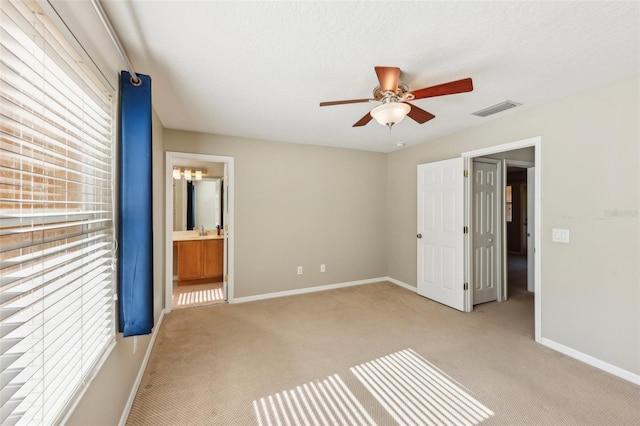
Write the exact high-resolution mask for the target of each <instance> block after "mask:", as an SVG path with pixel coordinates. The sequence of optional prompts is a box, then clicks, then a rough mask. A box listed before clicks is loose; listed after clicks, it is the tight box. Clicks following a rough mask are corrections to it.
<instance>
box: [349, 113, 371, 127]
mask: <svg viewBox="0 0 640 426" xmlns="http://www.w3.org/2000/svg"><path fill="white" fill-rule="evenodd" d="M372 119H373V117H372V116H371V114H370V113H366V114H365V115H364V117H362V118H361V119H360V120H358V121H357V122H356V124H354V125H353V126H352V127H360V126H364V125H366V124H367V123H369V122H370V121H371V120H372Z"/></svg>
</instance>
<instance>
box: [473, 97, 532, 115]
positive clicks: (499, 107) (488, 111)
mask: <svg viewBox="0 0 640 426" xmlns="http://www.w3.org/2000/svg"><path fill="white" fill-rule="evenodd" d="M518 105H522V104H519V103H517V102H513V101H504V102H500V103H499V104H495V105H492V106H490V107H488V108H485V109H481V110H480V111H476V112H474V113H473V114H472V115H477V116H478V117H488V116H490V115H492V114H496V113H498V112H502V111H504V110H507V109H511V108H514V107H517V106H518Z"/></svg>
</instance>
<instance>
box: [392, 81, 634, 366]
mask: <svg viewBox="0 0 640 426" xmlns="http://www.w3.org/2000/svg"><path fill="white" fill-rule="evenodd" d="M639 94H640V83H639V78H638V77H636V78H633V79H630V80H625V81H621V82H618V83H616V84H612V85H610V86H607V87H602V88H599V89H596V90H592V91H589V92H587V93H584V94H580V95H578V96H574V97H571V98H567V99H564V100H561V101H558V102H555V103H552V104H548V105H545V106H542V107H538V108H533V109H530V110H521V111H517V110H513V111H511V113H507V114H505V116H504V117H503V118H500V119H495V120H494V121H490V122H487V123H486V124H484V125H481V126H478V127H474V128H472V129H469V130H466V131H463V132H460V133H457V134H454V135H450V136H447V137H443V138H440V139H438V140H435V141H430V142H428V143H424V144H421V145H419V146H415V147H410V148H407V149H404V150H402V151H397V152H395V153H392V154H389V156H388V181H387V188H388V199H387V217H388V228H387V229H388V237H387V238H388V239H387V244H388V254H389V255H388V275H389V276H390V277H392V278H396V279H398V280H400V281H403V282H405V283H407V284H410V285H413V286H415V285H416V241H415V233H416V208H417V207H416V191H417V189H416V166H417V165H418V164H421V163H427V162H432V161H438V160H443V159H447V158H453V157H457V156H460V154H461V153H462V152H465V151H469V150H474V149H478V148H483V147H487V146H493V145H498V144H502V143H507V142H513V141H517V140H522V139H527V138H529V137H533V136H541V137H542V161H541V162H542V165H541V167H539V168H538V169H539V170H541V172H542V230H541V231H542V259H541V261H542V277H541V278H542V288H543V291H542V337H543V338H546V339H550V340H552V341H554V342H557V343H560V344H562V345H565V346H568V347H569V348H572V349H574V350H577V351H580V352H582V353H585V354H587V355H590V356H592V357H595V358H597V359H599V360H602V361H605V362H607V363H610V364H612V365H614V366H617V367H620V368H622V369H625V370H627V371H630V372H632V373H635V374H640V314H639V312H640V285H639V282H638V279H639V277H640V266H639V265H640V262H639V261H638V259H640V217H639V214H638V209H639V208H640V173H639V171H638V170H639V166H640V152H639V146H640V126H639V118H638V117H640V105H639ZM552 228H567V229H569V230H570V232H571V236H570V240H571V242H570V244H560V243H554V242H551V229H552Z"/></svg>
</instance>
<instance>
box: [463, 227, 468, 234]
mask: <svg viewBox="0 0 640 426" xmlns="http://www.w3.org/2000/svg"><path fill="white" fill-rule="evenodd" d="M462 233H463V234H468V233H469V227H468V226H465V227H464V228H462Z"/></svg>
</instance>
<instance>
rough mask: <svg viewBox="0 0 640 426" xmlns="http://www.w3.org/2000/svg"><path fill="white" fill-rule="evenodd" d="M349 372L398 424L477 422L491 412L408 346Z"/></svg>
mask: <svg viewBox="0 0 640 426" xmlns="http://www.w3.org/2000/svg"><path fill="white" fill-rule="evenodd" d="M351 372H352V373H353V374H354V375H355V376H356V377H357V378H358V380H360V382H361V383H362V384H363V385H364V386H365V387H366V388H367V390H368V391H369V392H370V393H371V394H372V395H373V396H374V397H375V398H376V400H377V401H378V402H379V403H380V404H381V405H382V406H383V407H384V409H385V410H386V411H387V412H388V413H389V415H390V416H391V417H393V419H394V420H395V421H396V422H398V424H399V425H415V424H420V425H430V424H438V425H439V424H455V425H477V424H479V423H481V422H482V421H484V420H487V419H488V418H490V417H491V416H493V415H494V413H493V412H492V411H491V410H489V409H488V408H487V407H485V406H484V405H482V404H481V403H480V402H478V401H477V400H476V399H474V398H473V397H472V396H471V395H469V394H468V393H467V392H465V391H464V390H463V389H462V388H461V387H460V386H459V385H458V384H457V383H456V382H455V381H454V380H453V379H451V378H450V377H448V376H447V375H446V374H445V373H444V372H442V371H441V370H440V369H438V368H437V367H435V366H434V365H432V364H431V363H429V361H427V360H426V359H424V358H422V357H421V356H420V355H418V354H417V353H416V352H415V351H413V350H412V349H405V350H403V351H399V352H396V353H393V354H391V355H387V356H384V357H382V358H378V359H376V360H374V361H370V362H367V363H364V364H361V365H358V366H356V367H353V368H351Z"/></svg>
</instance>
